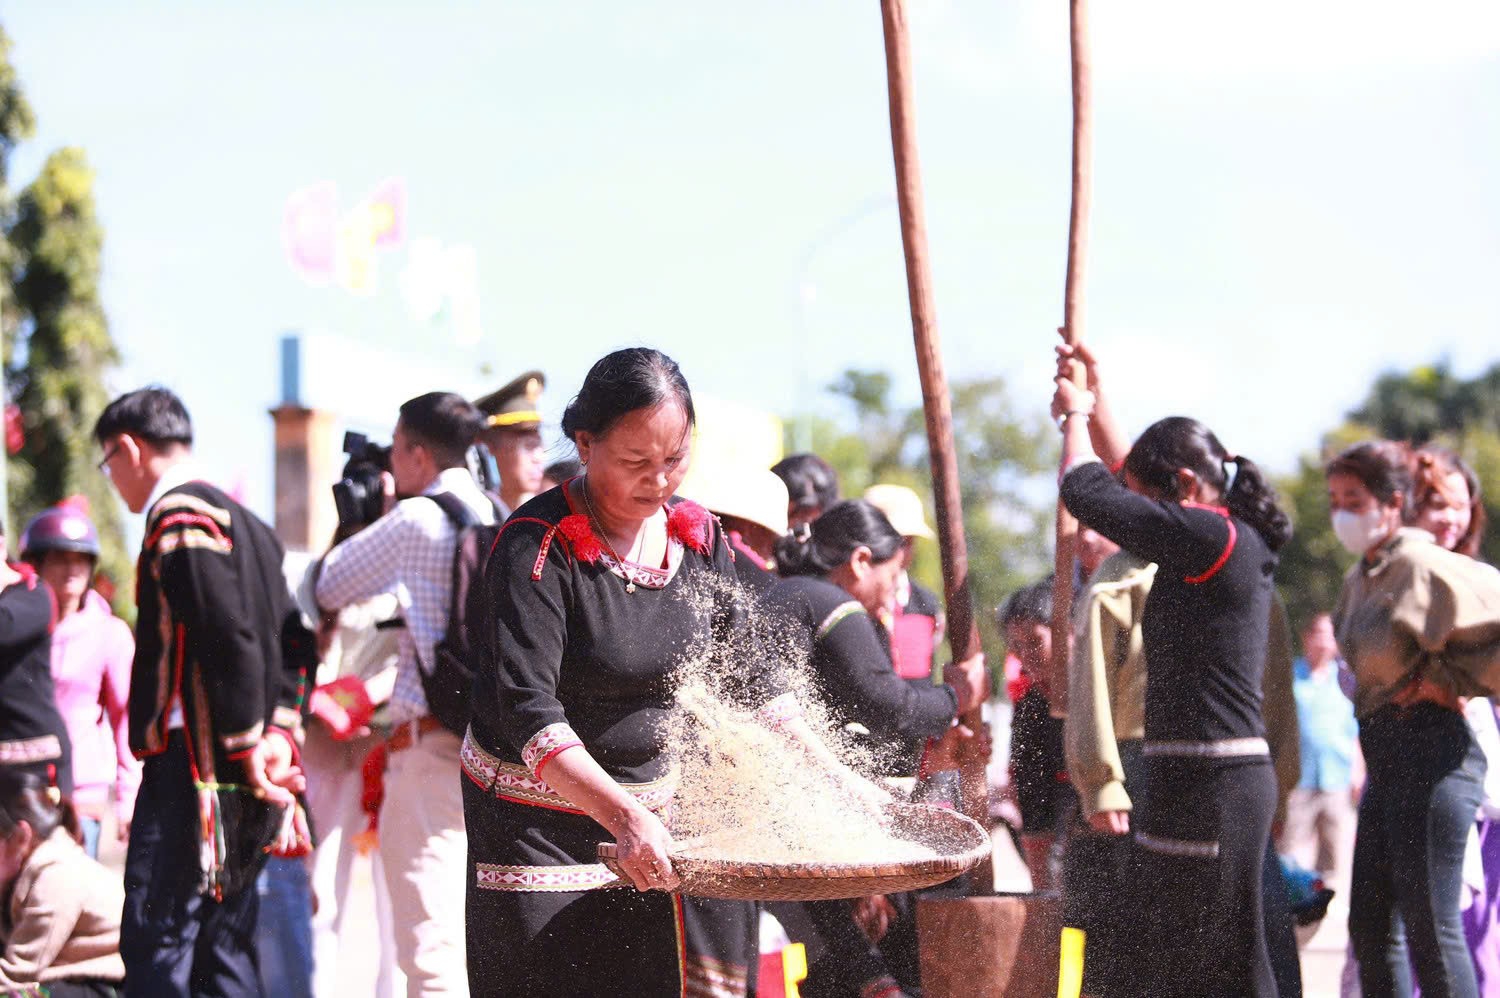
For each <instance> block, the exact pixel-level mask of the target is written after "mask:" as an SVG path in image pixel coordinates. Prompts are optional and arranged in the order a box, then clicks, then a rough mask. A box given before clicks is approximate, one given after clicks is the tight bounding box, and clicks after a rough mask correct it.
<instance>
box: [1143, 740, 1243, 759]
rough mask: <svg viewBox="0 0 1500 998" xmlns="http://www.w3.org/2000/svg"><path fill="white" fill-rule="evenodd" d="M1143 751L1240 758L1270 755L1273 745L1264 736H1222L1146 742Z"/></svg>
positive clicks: (1184, 755) (1194, 757) (1191, 756)
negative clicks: (1203, 739) (1183, 740)
mask: <svg viewBox="0 0 1500 998" xmlns="http://www.w3.org/2000/svg"><path fill="white" fill-rule="evenodd" d="M1141 753H1142V754H1143V755H1154V756H1177V757H1180V758H1187V759H1238V758H1245V757H1250V756H1260V757H1268V756H1270V754H1271V746H1270V745H1268V744H1267V743H1266V740H1265V739H1264V738H1222V739H1220V740H1218V741H1211V742H1146V744H1145V746H1144V747H1142V749H1141Z"/></svg>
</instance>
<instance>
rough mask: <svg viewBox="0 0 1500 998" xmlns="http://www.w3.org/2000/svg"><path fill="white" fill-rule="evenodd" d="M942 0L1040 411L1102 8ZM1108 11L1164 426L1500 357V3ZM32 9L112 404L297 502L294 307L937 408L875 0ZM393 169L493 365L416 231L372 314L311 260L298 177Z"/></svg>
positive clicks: (1115, 252)
mask: <svg viewBox="0 0 1500 998" xmlns="http://www.w3.org/2000/svg"><path fill="white" fill-rule="evenodd" d="M914 6H915V15H914V17H915V41H916V45H915V59H916V84H917V107H918V127H919V137H920V140H921V155H922V166H923V172H924V177H925V182H926V194H927V204H928V217H929V225H930V234H931V241H932V253H933V266H934V270H935V274H936V293H937V307H938V316H939V321H940V325H941V330H942V335H943V338H944V343H945V348H946V356H947V361H948V365H949V371H950V375H951V376H954V377H963V376H969V375H978V374H992V373H999V374H1003V375H1005V376H1006V377H1007V378H1009V379H1010V380H1011V383H1012V385H1013V387H1014V390H1015V392H1016V394H1017V397H1018V398H1019V400H1020V401H1021V402H1022V404H1023V405H1024V406H1026V407H1029V408H1035V409H1037V410H1040V409H1041V408H1042V407H1043V406H1044V405H1045V401H1046V398H1047V395H1048V392H1049V389H1050V384H1049V381H1048V377H1049V373H1050V351H1051V336H1052V330H1053V329H1054V328H1055V327H1056V326H1057V325H1058V323H1059V320H1060V317H1061V297H1062V292H1061V287H1062V277H1063V262H1064V261H1063V257H1064V250H1065V236H1066V222H1067V210H1068V202H1067V197H1068V155H1069V150H1068V134H1069V113H1068V64H1067V16H1066V8H1067V5H1066V4H1065V3H1063V2H1062V0H1052V2H1048V3H1042V2H1040V0H1016V2H1013V3H1006V4H995V3H984V2H980V0H925V2H917V3H915V5H914ZM313 7H316V9H315V10H314V9H311V8H313ZM1094 8H1095V10H1094V46H1095V57H1096V62H1097V69H1096V90H1097V93H1096V102H1097V105H1096V107H1097V110H1096V114H1097V119H1098V138H1097V151H1096V176H1097V187H1096V206H1097V207H1096V212H1097V214H1096V227H1095V232H1094V239H1093V247H1094V249H1093V259H1092V272H1091V282H1090V290H1091V297H1090V309H1089V315H1090V329H1091V339H1092V341H1093V342H1094V344H1095V346H1096V348H1097V349H1098V351H1099V352H1100V353H1101V354H1102V355H1103V356H1104V358H1105V360H1106V361H1107V362H1108V364H1109V366H1110V369H1111V370H1112V372H1113V373H1114V375H1115V378H1114V381H1115V386H1116V389H1117V391H1116V395H1117V398H1118V401H1119V404H1120V408H1121V410H1122V412H1123V414H1124V416H1125V417H1126V419H1127V421H1128V422H1129V423H1130V424H1131V426H1132V428H1135V429H1138V428H1140V427H1141V426H1143V425H1144V424H1145V423H1147V422H1149V421H1150V420H1151V419H1153V418H1155V417H1157V416H1161V415H1166V414H1168V413H1169V412H1172V411H1180V412H1188V413H1191V414H1194V415H1197V416H1200V417H1201V418H1203V419H1205V420H1206V421H1207V422H1209V423H1210V425H1212V426H1214V427H1215V428H1216V429H1217V430H1219V432H1220V435H1221V436H1222V437H1223V438H1224V439H1225V442H1226V443H1227V444H1228V446H1229V447H1230V448H1231V449H1236V450H1239V451H1241V452H1243V453H1245V454H1248V455H1250V456H1252V457H1256V458H1260V459H1261V460H1262V461H1263V462H1264V463H1267V464H1269V465H1271V466H1273V467H1276V468H1286V467H1289V466H1290V465H1291V464H1292V462H1293V461H1294V460H1295V457H1296V455H1297V454H1298V453H1299V452H1301V451H1304V450H1306V449H1308V448H1311V447H1313V446H1314V445H1315V444H1316V441H1317V438H1318V435H1319V433H1320V432H1321V431H1322V430H1323V429H1325V428H1326V427H1328V426H1329V425H1331V424H1333V423H1335V422H1336V421H1337V419H1338V417H1339V415H1340V413H1341V412H1342V411H1343V410H1345V409H1347V408H1348V407H1349V406H1350V405H1352V404H1353V403H1355V402H1356V401H1357V400H1358V398H1359V397H1360V396H1361V395H1362V394H1363V392H1364V390H1365V388H1366V386H1367V385H1368V383H1369V381H1370V379H1371V378H1372V377H1373V376H1374V375H1375V374H1376V373H1378V372H1379V371H1380V370H1382V369H1384V368H1386V367H1389V366H1392V365H1409V364H1414V363H1418V362H1422V361H1427V360H1431V359H1434V358H1436V357H1438V356H1440V355H1447V356H1450V357H1451V358H1452V360H1453V361H1454V363H1455V365H1456V366H1457V368H1458V369H1459V370H1460V372H1463V373H1468V372H1472V371H1474V370H1477V369H1479V368H1481V367H1483V366H1486V365H1488V364H1490V363H1492V362H1494V361H1495V360H1496V359H1497V358H1500V347H1497V344H1500V338H1497V335H1496V334H1497V333H1500V293H1497V289H1500V193H1497V187H1496V182H1497V178H1500V5H1496V4H1495V3H1494V2H1493V0H1434V2H1429V3H1426V4H1422V5H1411V4H1407V3H1395V2H1391V0H1365V2H1352V0H1336V2H1335V0H1299V2H1292V0H1267V2H1264V3H1261V4H1258V5H1255V6H1254V7H1253V8H1234V9H1229V8H1223V6H1222V5H1214V4H1202V3H1196V2H1190V0H1138V2H1134V3H1131V4H1128V5H1127V4H1104V3H1096V4H1094ZM3 23H4V25H5V27H6V29H7V30H8V31H9V32H10V34H11V36H12V39H13V41H14V45H15V48H14V52H13V56H14V59H15V62H16V64H17V66H18V67H19V70H20V73H21V77H22V80H23V83H24V85H25V87H26V90H27V92H28V94H29V96H30V98H31V101H32V103H33V105H34V106H35V109H36V113H37V118H38V121H39V125H40V127H39V133H38V136H37V138H36V140H35V141H34V142H32V143H30V144H28V145H27V146H25V147H24V148H23V149H22V150H21V151H20V152H19V153H18V154H17V156H16V161H15V164H14V166H15V170H14V173H13V177H14V178H15V180H16V182H17V183H18V184H19V183H24V182H25V181H26V180H27V179H29V178H30V177H31V176H32V175H33V174H34V172H35V169H36V167H37V166H38V165H39V163H40V161H41V159H42V157H43V156H44V155H45V153H46V152H47V151H48V150H50V149H52V148H55V147H57V146H59V145H63V144H79V145H82V146H84V147H85V148H86V149H87V150H88V153H89V156H90V158H91V161H92V163H93V165H94V167H95V169H96V170H97V174H98V180H97V195H98V201H99V209H100V213H101V215H102V218H103V221H104V224H105V226H106V228H107V233H108V236H107V244H106V252H105V268H106V275H105V284H104V293H105V303H106V307H107V309H108V312H109V316H110V320H111V324H112V328H113V331H114V335H115V338H116V340H117V342H118V343H119V345H120V347H121V349H122V351H123V353H124V355H125V367H124V370H123V371H122V372H121V374H120V378H119V384H118V385H117V387H119V388H122V389H123V388H127V387H134V386H135V385H136V384H139V383H142V382H144V381H147V380H151V381H160V382H163V383H166V384H168V385H171V386H173V387H175V388H176V389H178V390H179V391H180V392H181V393H182V394H183V395H184V396H185V398H186V399H187V401H188V403H189V405H190V407H191V408H192V410H193V413H194V416H195V418H196V420H197V423H198V425H199V434H200V439H201V448H200V449H201V450H203V451H204V453H205V455H206V456H207V457H208V459H209V463H210V464H211V466H213V467H214V468H216V469H218V470H219V471H220V473H221V474H223V475H224V477H226V478H228V479H234V478H240V479H242V480H244V481H245V482H246V484H247V485H248V493H249V497H250V499H251V501H252V505H255V506H256V507H257V508H259V509H261V510H262V511H267V508H268V505H269V497H270V478H271V469H272V461H271V446H270V422H269V419H268V418H267V417H266V416H265V415H264V414H265V411H266V409H267V408H268V407H269V406H270V405H272V404H273V403H274V402H275V401H276V398H277V391H278V382H277V373H276V372H277V366H276V364H277V355H276V341H277V339H278V338H279V336H280V335H281V334H282V333H283V332H284V331H286V330H288V329H315V330H326V331H331V332H335V333H338V334H340V335H343V336H347V337H351V338H353V339H354V340H355V341H357V342H361V343H366V344H370V345H372V346H375V347H379V348H381V349H393V348H396V347H397V346H398V345H400V344H407V349H409V350H411V351H412V352H414V353H418V354H420V355H422V356H423V357H424V358H425V359H426V360H427V362H429V363H431V362H432V361H433V360H440V361H445V362H448V363H451V368H452V371H453V376H452V384H453V385H454V386H461V385H464V384H468V383H470V382H471V381H472V377H473V374H474V371H475V369H476V366H477V364H478V363H479V362H480V361H488V362H490V363H491V364H492V365H493V367H494V368H495V371H496V375H495V381H496V382H497V383H498V382H499V381H500V380H503V379H505V378H508V377H509V376H510V375H511V374H512V373H518V372H519V371H521V370H524V369H526V368H529V367H541V368H543V369H545V370H546V371H547V372H548V374H549V375H550V377H551V380H552V388H553V392H552V394H551V396H550V398H549V408H550V409H551V411H553V412H556V411H558V410H559V409H560V406H561V404H562V402H563V401H565V396H566V395H567V394H570V393H571V391H572V390H573V389H575V388H576V386H577V384H578V383H579V381H580V380H581V378H582V375H583V373H584V371H585V370H586V368H587V365H588V364H589V363H590V362H591V361H592V360H593V359H595V358H596V357H597V356H599V355H600V354H601V353H603V352H605V351H607V350H608V349H611V348H613V347H616V346H619V345H624V344H630V343H640V342H645V343H650V344H653V345H657V346H660V347H662V348H663V349H665V350H667V351H668V352H670V353H672V354H673V355H674V356H676V357H677V358H678V359H679V361H681V363H682V365H683V367H684V369H685V371H686V372H687V374H688V376H689V378H690V380H691V381H692V383H693V385H694V387H695V388H697V389H698V390H700V391H704V392H710V393H713V394H715V395H719V396H722V397H725V398H729V399H733V400H736V401H741V402H747V403H754V404H759V405H762V406H764V407H765V408H767V409H770V410H772V411H777V412H782V413H786V412H791V411H795V410H797V409H800V408H805V407H806V406H807V405H809V404H817V403H815V402H814V401H813V400H812V399H811V396H812V395H813V394H815V392H816V390H817V389H818V388H819V387H820V386H821V385H823V384H824V383H826V382H827V381H828V380H830V379H831V378H832V377H833V376H834V375H836V374H837V372H838V371H839V370H841V369H843V368H844V367H848V366H860V367H875V368H886V369H890V370H892V371H893V372H895V373H896V375H897V377H898V386H899V391H900V394H901V395H902V397H903V398H904V399H907V400H914V399H915V398H916V387H915V365H914V361H913V360H912V352H911V343H910V325H909V317H908V313H907V308H906V297H905V296H906V291H905V284H904V277H903V273H902V268H901V251H900V239H899V234H898V230H897V222H896V216H895V210H894V205H893V202H892V201H890V200H889V198H890V195H891V192H892V190H893V186H894V181H893V177H892V168H891V157H890V144H889V133H888V131H887V127H888V126H887V119H886V104H885V82H884V64H883V53H882V47H881V34H880V17H879V11H878V7H877V5H876V4H875V3H873V2H867V3H863V4H852V3H837V4H835V3H812V4H809V3H790V2H779V0H776V2H773V0H768V2H766V3H762V4H755V5H748V6H747V5H743V4H741V5H727V4H703V3H684V2H678V3H663V2H658V0H642V2H638V3H633V4H620V3H597V2H588V3H576V4H493V3H472V4H459V3H440V2H433V3H424V4H416V3H408V4H402V5H397V4H394V3H375V2H361V3H353V2H347V3H335V2H326V3H320V4H317V5H309V4H294V3H271V2H260V3H255V4H249V3H238V4H216V5H203V4H188V3H185V2H184V3H176V4H169V3H149V2H136V3H131V4H104V3H83V2H77V3H45V4H44V3H33V4H16V5H10V6H9V8H8V9H7V10H6V11H5V14H4V16H3ZM388 176H401V177H404V178H405V179H406V182H407V185H408V189H409V196H410V215H409V229H410V232H411V234H412V235H418V236H431V237H435V238H438V239H441V240H443V241H444V242H448V243H468V244H471V245H473V246H474V247H475V249H476V251H477V255H478V261H479V274H480V291H481V308H482V314H483V323H484V340H483V341H482V343H481V344H480V346H479V348H477V349H466V348H460V347H459V346H457V345H456V344H455V343H454V342H453V340H452V338H451V336H450V335H449V334H448V332H447V331H446V330H445V329H444V328H442V327H441V326H419V325H415V324H413V323H412V322H410V321H409V320H407V319H406V318H405V315H404V312H403V308H402V305H401V299H400V296H399V295H398V294H397V293H396V291H395V277H396V272H397V270H398V269H399V264H400V262H401V259H402V257H403V255H404V251H399V252H397V253H395V254H393V255H392V256H391V257H389V258H387V259H386V260H385V266H384V269H383V271H382V274H381V278H382V282H383V288H382V290H381V291H380V293H379V294H377V295H376V296H374V297H371V298H356V297H353V296H350V295H348V294H346V293H344V292H342V291H339V290H336V289H332V288H314V287H310V286H308V285H306V284H304V283H303V282H302V281H301V280H299V278H298V277H297V276H296V274H295V273H294V272H293V271H292V269H291V268H290V266H289V265H288V263H287V262H286V260H285V257H284V254H283V251H282V245H281V236H280V227H281V219H282V210H283V205H284V203H285V201H286V198H287V196H288V195H289V194H290V193H291V192H292V191H293V190H295V189H297V188H299V187H302V186H304V185H307V184H310V183H313V182H317V181H323V180H331V181H334V182H336V183H337V184H338V185H339V187H340V190H341V192H342V194H343V196H344V198H345V201H346V203H347V202H348V201H351V200H352V199H353V198H354V197H356V196H358V195H360V194H362V193H363V192H364V191H365V190H367V189H368V188H369V187H370V186H372V185H373V184H375V183H376V182H378V181H379V180H381V179H383V178H385V177H388ZM450 358H451V360H450ZM438 387H445V386H444V385H437V384H426V383H421V384H417V383H413V384H411V385H410V386H409V388H410V391H409V392H406V394H409V395H415V394H417V393H419V392H421V391H425V390H428V389H431V388H438ZM343 389H344V390H345V391H347V392H351V393H357V392H358V391H359V386H358V385H345V386H343Z"/></svg>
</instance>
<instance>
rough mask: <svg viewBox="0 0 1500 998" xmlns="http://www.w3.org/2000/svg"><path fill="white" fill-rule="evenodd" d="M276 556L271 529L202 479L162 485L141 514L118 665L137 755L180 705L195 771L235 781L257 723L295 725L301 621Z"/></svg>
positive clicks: (260, 731) (163, 739)
mask: <svg viewBox="0 0 1500 998" xmlns="http://www.w3.org/2000/svg"><path fill="white" fill-rule="evenodd" d="M282 558H283V552H282V547H281V542H280V541H278V540H277V539H276V535H275V534H274V533H273V532H272V531H271V528H270V527H268V526H267V525H266V524H265V523H263V522H262V521H261V520H260V519H258V518H257V517H256V516H255V515H254V514H253V513H251V512H250V511H249V510H247V509H245V507H243V506H241V505H240V504H239V503H237V502H235V501H234V500H233V499H231V498H229V496H227V495H225V494H224V493H223V492H221V491H220V490H218V489H217V488H214V487H213V486H212V485H209V484H207V483H206V482H189V483H187V484H185V485H183V486H181V487H179V488H176V489H172V490H170V491H169V492H167V493H166V494H165V495H163V496H162V498H161V499H160V500H158V501H157V503H156V504H155V505H154V506H152V507H151V509H150V510H149V511H148V512H147V514H146V537H145V541H144V543H143V545H142V548H141V555H140V561H139V564H138V565H137V568H136V607H137V611H138V612H137V616H136V627H135V663H134V666H133V667H132V669H131V674H130V748H131V750H132V751H133V752H134V753H135V754H136V755H137V756H141V757H144V756H150V755H156V754H159V753H160V752H162V751H163V750H164V749H165V748H166V745H167V735H168V728H169V725H170V723H171V719H172V708H173V705H174V703H180V704H181V706H182V717H183V723H184V725H185V727H186V729H187V732H188V734H189V736H190V737H189V746H190V748H191V749H192V750H193V753H194V760H195V764H196V765H197V767H198V770H199V773H200V775H201V776H202V778H204V779H205V780H213V779H217V780H219V781H221V782H225V783H235V782H239V781H240V780H241V779H242V778H243V773H242V772H241V768H240V766H239V760H241V759H242V758H243V757H244V756H246V755H247V754H248V753H249V752H250V750H251V749H253V748H254V747H255V745H256V743H258V742H259V741H260V739H261V737H262V736H263V735H264V733H265V731H266V729H267V728H269V727H271V726H272V725H275V726H278V727H281V728H284V729H293V728H296V727H297V726H298V725H299V724H300V721H301V718H300V712H301V707H302V700H303V699H304V694H305V692H306V689H305V683H306V679H307V677H306V672H305V670H306V666H307V661H306V660H305V657H302V656H299V655H298V654H296V652H297V650H298V648H299V645H300V643H303V642H301V639H302V638H303V637H304V636H305V629H304V628H302V627H301V621H300V617H299V616H298V614H297V613H296V610H295V608H294V607H293V604H292V599H291V594H290V592H289V591H288V589H287V583H286V577H285V575H283V574H282V567H281V562H282Z"/></svg>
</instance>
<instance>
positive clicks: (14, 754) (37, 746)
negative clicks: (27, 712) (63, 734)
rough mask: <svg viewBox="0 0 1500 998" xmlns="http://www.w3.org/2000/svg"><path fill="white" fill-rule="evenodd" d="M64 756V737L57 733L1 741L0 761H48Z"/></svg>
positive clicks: (12, 763)
mask: <svg viewBox="0 0 1500 998" xmlns="http://www.w3.org/2000/svg"><path fill="white" fill-rule="evenodd" d="M60 758H62V739H60V738H58V737H57V736H56V735H38V736H37V737H36V738H21V739H17V740H16V741H10V742H0V763H5V764H7V765H15V764H24V763H28V762H48V761H51V760H53V759H60Z"/></svg>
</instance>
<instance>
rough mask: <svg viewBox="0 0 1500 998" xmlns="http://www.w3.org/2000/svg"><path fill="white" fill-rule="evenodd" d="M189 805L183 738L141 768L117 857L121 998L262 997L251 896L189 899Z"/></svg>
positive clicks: (193, 801)
mask: <svg viewBox="0 0 1500 998" xmlns="http://www.w3.org/2000/svg"><path fill="white" fill-rule="evenodd" d="M198 824H199V819H198V797H197V794H196V792H195V791H194V789H193V778H192V772H191V770H190V769H189V767H188V755H187V747H186V745H185V744H184V742H183V736H182V732H180V731H174V732H173V733H172V735H171V738H170V739H169V740H168V742H167V748H166V751H164V752H163V753H162V754H161V755H157V756H152V757H151V758H149V759H147V760H146V761H145V764H144V765H143V766H142V769H141V789H140V793H139V794H138V795H137V796H136V800H135V816H134V818H133V819H132V821H131V825H130V846H129V848H128V849H127V851H126V854H125V911H124V914H123V917H122V918H121V921H120V956H121V957H122V958H123V959H124V961H125V994H126V995H127V996H129V998H246V996H251V998H253V996H257V995H260V994H261V988H260V978H259V975H258V973H257V967H256V956H255V922H256V918H257V916H258V914H259V911H260V900H259V896H258V895H257V894H256V892H255V888H254V887H253V886H252V887H251V888H250V889H248V890H243V891H240V892H239V893H238V894H235V895H233V896H231V897H229V898H226V899H225V900H224V901H222V902H215V901H213V900H212V899H210V898H205V897H203V896H201V895H200V894H199V893H198V885H197V881H198Z"/></svg>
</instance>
